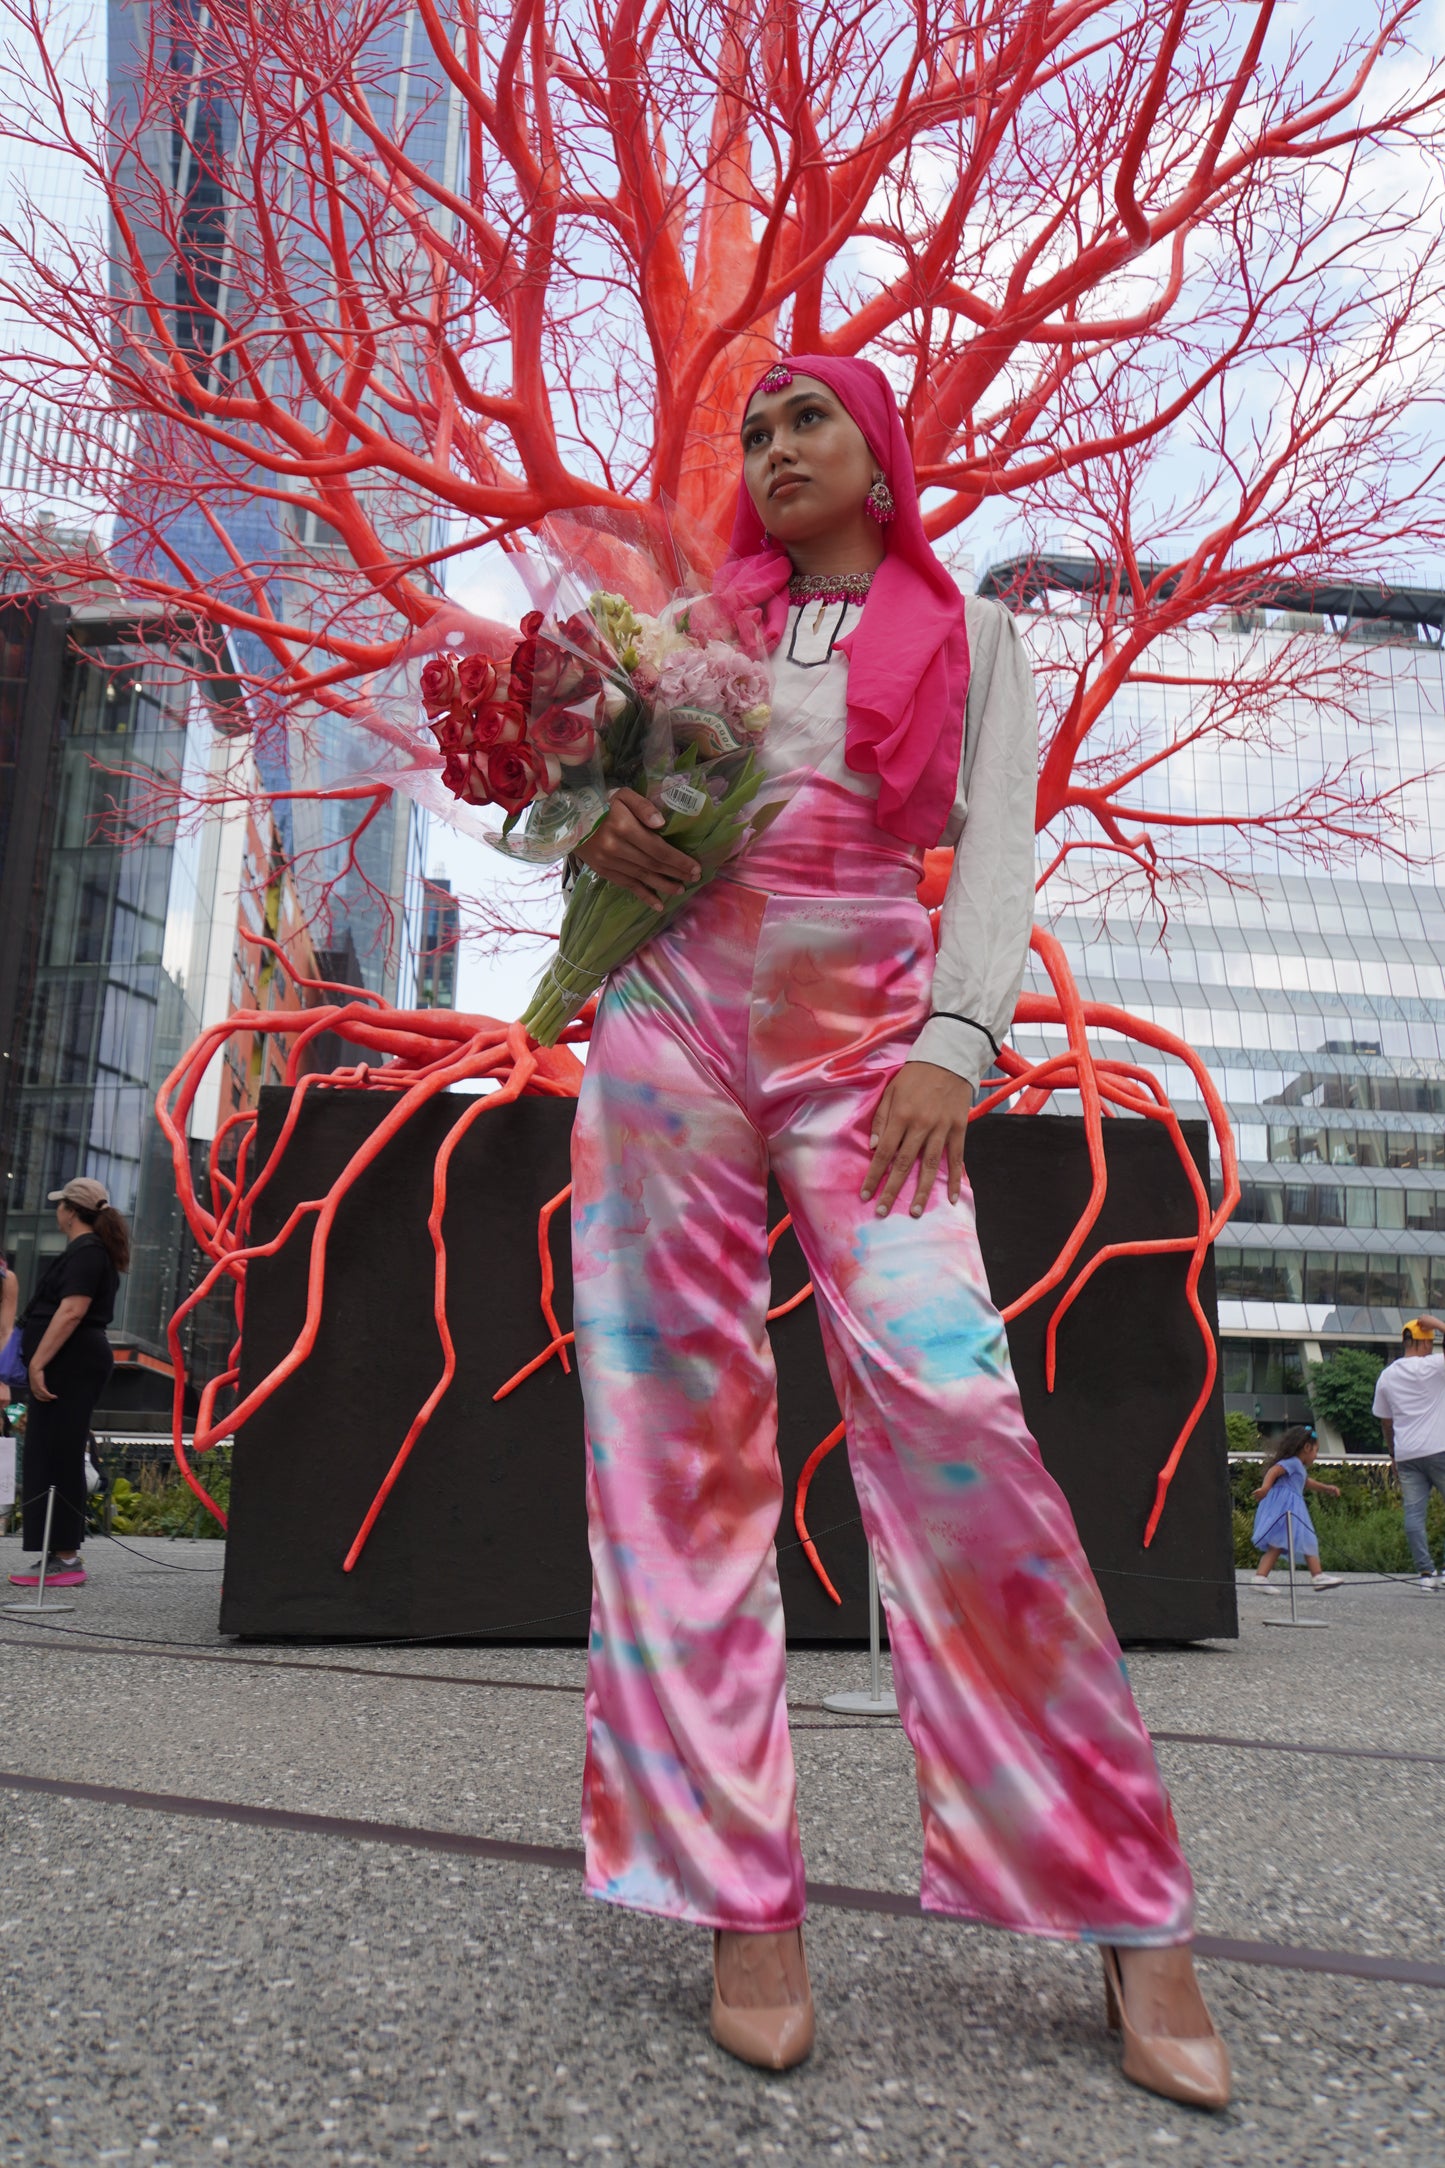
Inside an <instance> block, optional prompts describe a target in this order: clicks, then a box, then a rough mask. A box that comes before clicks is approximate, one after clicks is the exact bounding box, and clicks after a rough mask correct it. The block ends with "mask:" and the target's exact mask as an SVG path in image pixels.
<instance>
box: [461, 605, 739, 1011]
mask: <svg viewBox="0 0 1445 2168" xmlns="http://www.w3.org/2000/svg"><path fill="white" fill-rule="evenodd" d="M421 698H422V705H423V706H424V708H425V710H426V713H427V718H428V721H429V723H430V726H431V729H432V731H433V733H434V734H435V736H436V739H437V743H438V744H439V745H440V747H441V750H442V752H443V754H444V755H445V765H444V767H443V770H442V779H443V781H444V782H445V784H446V786H447V788H448V789H449V790H450V791H451V792H452V794H453V795H454V796H455V797H457V798H460V799H462V800H464V801H465V802H466V803H467V804H470V805H495V806H498V807H500V808H501V810H502V812H503V813H504V814H505V816H506V818H505V821H504V823H503V826H502V828H501V830H500V831H499V832H498V833H497V834H495V835H493V836H491V837H489V838H488V840H489V841H490V842H492V843H494V844H495V845H496V847H497V848H498V849H500V850H503V851H505V852H507V854H508V855H509V856H512V857H519V858H525V859H530V860H532V861H533V862H542V863H546V862H547V861H550V860H557V859H561V858H565V857H566V856H567V855H568V853H569V852H571V851H573V850H575V848H576V847H577V845H578V844H579V843H582V842H584V841H585V840H586V838H587V837H588V836H589V835H591V833H592V832H593V830H594V829H595V828H596V827H597V826H598V824H599V823H600V822H601V821H602V820H603V819H604V818H605V816H606V813H607V808H608V804H609V802H610V794H611V792H612V791H614V790H619V789H623V788H627V789H631V790H636V791H640V792H641V793H642V794H643V795H644V796H646V797H648V798H650V799H651V800H653V802H654V803H655V804H656V805H658V806H659V807H660V809H661V810H662V812H663V813H664V815H665V816H666V818H665V821H664V825H663V826H662V827H661V828H660V829H657V830H654V831H653V832H654V833H655V834H657V835H660V836H661V837H662V838H663V839H664V841H666V842H668V843H672V844H674V845H675V846H676V847H677V848H678V849H679V850H682V851H686V852H687V853H688V854H689V855H690V856H691V857H692V858H693V859H694V860H695V861H696V862H697V864H698V865H699V866H700V867H701V868H702V875H701V879H700V880H698V881H696V882H694V883H693V884H692V886H691V887H690V888H688V889H686V890H685V891H684V892H683V893H682V894H681V895H679V896H677V897H674V898H673V899H672V901H671V902H670V903H669V904H668V905H667V906H666V907H665V909H664V910H663V911H661V912H657V911H655V910H653V908H652V907H651V905H649V904H647V903H644V902H643V901H642V900H641V898H640V897H637V896H634V895H632V894H631V893H630V892H629V891H628V890H627V889H624V888H619V887H617V886H616V885H615V884H614V883H612V882H610V881H605V880H603V879H602V878H601V877H600V876H599V875H597V874H595V873H593V872H592V871H591V870H590V869H589V868H587V867H584V868H583V869H582V871H581V873H580V874H579V876H578V878H577V880H576V882H575V883H574V885H573V888H572V892H571V895H570V897H569V898H568V902H567V908H566V911H565V913H564V916H563V920H562V930H561V935H560V938H559V941H558V946H557V953H556V955H555V956H554V957H553V959H552V961H551V963H550V964H549V965H548V967H547V970H546V972H545V973H544V974H543V977H542V981H541V983H540V985H539V986H538V988H537V991H536V993H535V994H534V995H533V997H532V1000H531V1003H530V1005H529V1007H528V1009H527V1012H526V1014H525V1016H524V1017H523V1018H522V1022H523V1024H524V1025H525V1027H526V1029H527V1030H528V1031H529V1032H530V1033H531V1034H532V1037H533V1038H534V1039H536V1040H537V1041H538V1043H539V1044H540V1045H542V1046H552V1045H555V1043H556V1041H557V1038H558V1036H559V1035H560V1033H561V1032H562V1031H563V1030H564V1029H565V1027H566V1026H567V1024H569V1023H570V1022H571V1020H572V1018H573V1017H574V1016H575V1015H576V1014H577V1012H578V1010H579V1009H581V1008H582V1007H583V1005H584V1004H585V1003H586V1002H587V1001H588V1000H590V998H591V997H592V995H593V994H595V993H596V992H597V990H598V988H599V987H600V986H601V985H602V982H603V980H604V979H605V978H606V977H607V975H608V973H609V972H611V971H614V970H615V969H616V968H617V966H618V965H619V964H620V963H623V962H625V961H626V959H627V958H628V957H629V956H631V955H632V954H633V952H634V951H635V950H636V949H638V948H640V947H641V946H642V944H643V942H644V941H646V940H647V939H648V938H649V937H650V936H651V935H652V934H654V933H657V932H659V931H660V930H661V928H662V927H664V926H666V925H668V924H669V923H670V922H671V920H672V919H673V918H675V917H676V915H677V913H678V912H679V911H680V910H681V909H682V908H683V907H684V906H685V905H686V904H687V903H688V902H689V901H690V900H691V898H692V897H693V896H694V895H696V893H697V891H698V889H699V888H701V887H703V886H704V885H705V883H706V882H708V881H710V880H711V879H712V878H713V877H714V875H715V874H716V873H717V872H718V871H719V870H720V869H721V868H722V867H723V866H724V865H725V864H726V863H727V861H728V860H729V859H730V858H732V857H733V856H735V855H736V853H737V852H738V851H739V850H740V849H741V848H742V847H743V845H744V844H745V843H746V842H747V841H748V840H749V839H750V837H751V836H753V835H755V834H757V833H759V832H760V831H761V829H762V828H763V827H765V826H766V825H767V823H768V821H770V820H771V819H772V818H773V816H774V814H775V813H776V812H777V811H778V810H779V807H778V805H777V804H772V805H766V806H764V805H760V804H759V803H758V794H759V791H760V789H761V786H762V782H763V771H762V768H761V765H760V763H759V761H758V758H757V752H758V747H759V745H760V744H761V741H762V737H763V733H764V732H765V730H766V729H767V725H768V717H769V683H768V668H767V660H766V655H765V651H764V649H763V645H762V637H761V631H760V629H759V626H758V623H757V619H756V614H755V613H753V612H750V611H743V612H737V611H734V610H732V609H731V608H730V607H729V606H727V605H726V604H724V603H723V602H721V601H720V600H719V598H717V597H715V596H711V595H706V596H680V597H677V598H675V599H674V601H672V602H670V603H669V604H668V605H667V606H666V608H665V609H663V610H661V611H659V612H657V613H656V614H652V615H648V614H644V613H641V612H639V611H636V610H634V609H633V607H632V605H631V604H630V603H628V602H627V601H625V600H624V599H623V598H622V597H621V596H620V595H615V594H608V593H605V592H603V591H602V590H600V589H599V590H595V591H594V592H592V593H591V594H589V595H588V597H587V599H586V603H585V605H584V606H583V607H581V608H578V609H575V610H573V611H572V612H571V613H570V614H569V615H566V616H562V615H561V614H560V613H559V612H557V611H553V612H552V613H550V614H549V613H544V612H543V611H541V610H533V611H530V612H529V613H528V614H527V616H525V617H524V618H523V619H522V623H521V638H520V639H519V641H518V642H517V644H516V646H515V647H514V648H513V650H512V653H511V656H510V659H509V660H508V661H506V662H505V663H501V662H497V661H494V660H491V659H489V658H488V657H486V656H484V655H481V654H457V653H452V652H447V653H443V654H438V655H435V656H433V657H432V659H431V660H430V661H429V662H428V663H427V664H426V666H425V668H424V669H423V671H422V676H421Z"/></svg>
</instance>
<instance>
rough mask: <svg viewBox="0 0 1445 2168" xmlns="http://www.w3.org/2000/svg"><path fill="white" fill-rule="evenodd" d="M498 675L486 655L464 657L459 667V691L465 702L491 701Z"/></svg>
mask: <svg viewBox="0 0 1445 2168" xmlns="http://www.w3.org/2000/svg"><path fill="white" fill-rule="evenodd" d="M496 689H497V673H496V670H495V668H494V666H493V665H492V664H491V663H489V662H488V661H487V658H486V656H485V655H464V656H463V657H462V659H461V661H460V663H459V664H458V665H457V690H458V692H459V693H460V694H461V697H462V699H463V700H473V701H475V700H490V699H491V697H492V695H493V693H494V692H495V691H496Z"/></svg>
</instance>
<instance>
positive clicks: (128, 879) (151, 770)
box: [0, 603, 236, 1354]
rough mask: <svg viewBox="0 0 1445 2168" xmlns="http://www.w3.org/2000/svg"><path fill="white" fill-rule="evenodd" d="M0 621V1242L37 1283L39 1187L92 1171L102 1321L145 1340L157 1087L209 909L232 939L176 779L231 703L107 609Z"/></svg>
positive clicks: (24, 611)
mask: <svg viewBox="0 0 1445 2168" xmlns="http://www.w3.org/2000/svg"><path fill="white" fill-rule="evenodd" d="M0 618H3V622H4V630H5V641H4V656H5V662H6V677H5V680H4V684H3V688H0V701H3V706H4V709H5V711H6V714H7V716H10V717H13V720H14V725H15V727H14V730H13V733H12V732H11V731H10V729H9V728H8V726H7V729H6V731H5V734H4V746H5V750H7V751H8V752H10V753H11V755H12V756H13V757H12V758H11V759H9V760H8V761H0V826H3V827H4V829H5V830H6V849H5V853H4V860H3V865H0V889H3V895H0V1008H3V1014H0V1036H3V1041H4V1044H3V1046H0V1069H3V1077H0V1169H3V1175H4V1191H5V1202H4V1245H5V1249H6V1252H7V1254H8V1255H9V1257H10V1258H11V1260H12V1261H13V1263H14V1265H15V1268H16V1271H17V1273H18V1276H19V1279H20V1283H21V1286H22V1288H23V1289H29V1288H31V1287H33V1285H34V1283H35V1279H36V1276H37V1274H38V1271H39V1270H40V1269H41V1268H42V1267H43V1265H44V1263H45V1262H46V1260H47V1259H48V1258H49V1256H50V1255H52V1254H53V1253H54V1252H56V1251H58V1250H60V1249H62V1248H63V1247H64V1239H65V1238H64V1236H63V1235H62V1234H61V1232H60V1229H59V1228H58V1226H57V1225H56V1223H55V1211H54V1207H53V1206H52V1205H51V1204H49V1203H48V1202H47V1198H48V1195H49V1193H50V1192H51V1191H52V1190H56V1189H59V1188H60V1187H61V1186H62V1184H63V1183H65V1182H66V1181H68V1180H69V1178H70V1177H71V1176H72V1175H74V1174H77V1173H84V1174H87V1175H92V1176H94V1177H95V1178H96V1179H97V1180H99V1181H101V1182H104V1184H105V1185H106V1188H107V1189H108V1190H109V1191H110V1194H111V1198H112V1200H113V1202H114V1203H115V1204H116V1206H117V1207H118V1209H119V1210H120V1211H121V1212H123V1213H124V1214H125V1215H126V1217H127V1218H128V1219H129V1220H130V1221H131V1223H132V1233H133V1237H134V1242H133V1258H132V1266H131V1270H130V1272H129V1274H128V1275H127V1276H126V1277H125V1278H124V1279H123V1281H122V1283H121V1299H120V1306H119V1308H118V1309H117V1312H116V1331H117V1333H118V1334H119V1335H121V1336H123V1337H125V1338H128V1339H130V1340H132V1341H135V1342H137V1343H139V1344H140V1345H141V1346H142V1347H144V1348H147V1349H150V1350H152V1351H154V1352H155V1353H157V1354H159V1352H160V1350H161V1349H162V1347H163V1344H164V1339H165V1325H166V1320H167V1319H168V1318H169V1316H170V1315H171V1312H172V1311H173V1310H174V1309H175V1307H176V1302H177V1299H178V1295H179V1292H180V1290H181V1283H182V1275H183V1274H184V1272H185V1270H186V1269H187V1243H186V1239H185V1230H184V1228H183V1225H182V1222H181V1215H180V1207H179V1204H178V1202H177V1198H176V1185H175V1177H174V1172H173V1170H172V1167H171V1163H170V1155H169V1150H168V1147H167V1146H166V1143H165V1140H164V1138H163V1137H162V1134H161V1131H160V1128H159V1126H158V1124H157V1122H156V1120H155V1114H154V1103H155V1096H156V1093H157V1091H158V1090H159V1088H160V1085H161V1084H162V1082H163V1081H164V1079H165V1077H166V1076H167V1075H168V1074H169V1072H170V1071H171V1069H172V1068H174V1066H175V1064H176V1062H177V1061H178V1059H179V1058H180V1055H181V1053H182V1052H183V1050H184V1048H185V1047H186V1046H187V1045H188V1044H189V1043H190V1042H191V1040H192V1039H194V1038H195V1037H196V1035H197V1034H198V1032H199V1030H200V1028H201V1024H202V1021H203V1018H202V1008H203V1006H205V1005H206V1003H205V986H206V980H207V976H208V973H209V972H210V970H211V950H212V948H213V946H214V944H215V939H216V927H217V922H218V920H220V921H224V922H225V923H226V925H227V927H228V930H229V939H228V940H227V941H226V943H225V945H226V947H227V948H228V949H229V947H230V945H231V942H232V941H233V940H234V926H235V917H236V897H235V889H234V884H228V885H229V893H227V894H224V895H223V894H222V893H220V888H221V864H222V853H221V852H220V850H219V849H218V847H217V845H218V841H219V829H220V827H221V823H219V822H216V821H214V820H213V821H212V822H210V823H209V824H208V827H207V828H205V829H201V830H199V831H197V832H196V833H194V834H187V833H183V832H182V831H181V829H180V827H179V825H178V823H177V820H176V815H175V806H174V798H173V795H172V793H173V786H174V784H175V781H176V780H177V778H178V777H179V776H180V775H181V774H182V773H183V771H184V770H186V769H187V768H188V767H191V768H199V769H201V770H202V771H205V770H207V769H208V768H209V767H210V765H211V763H212V761H213V760H214V759H218V758H221V757H223V755H224V739H223V732H222V730H221V729H218V723H220V724H221V725H223V726H227V727H228V726H229V724H230V722H231V721H232V715H231V714H229V713H228V712H227V711H226V710H225V709H224V708H221V707H217V708H215V709H212V708H208V707H207V706H206V705H205V704H204V703H203V702H202V701H201V700H200V699H199V697H198V696H197V694H196V691H195V689H194V683H193V682H192V681H191V680H190V679H189V677H188V673H187V671H186V670H185V668H184V667H179V668H178V667H177V666H176V665H175V664H174V663H172V662H169V661H168V660H167V658H166V656H165V654H164V653H162V652H161V651H159V650H158V649H154V648H152V647H151V646H149V645H148V644H147V642H146V641H145V639H144V638H143V637H140V636H138V635H137V630H136V628H135V627H134V625H133V624H127V623H125V622H124V621H123V620H122V619H120V618H119V617H118V616H117V615H116V614H115V613H113V612H110V611H106V610H103V609H102V610H100V611H98V613H97V614H96V616H95V617H93V618H87V617H86V616H84V615H83V614H78V615H76V616H75V617H73V618H72V617H71V616H70V615H69V613H68V612H66V611H63V610H62V611H49V610H47V609H46V608H45V607H44V606H41V608H40V609H36V608H34V607H32V606H26V605H21V604H18V603H17V604H12V605H10V606H8V607H6V608H5V609H4V610H3V611H0ZM52 618H53V620H54V622H52V621H51V620H52Z"/></svg>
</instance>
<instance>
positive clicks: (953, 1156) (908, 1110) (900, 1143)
mask: <svg viewBox="0 0 1445 2168" xmlns="http://www.w3.org/2000/svg"><path fill="white" fill-rule="evenodd" d="M972 1106H973V1086H972V1085H971V1084H969V1083H967V1082H966V1081H965V1079H964V1078H963V1077H961V1076H955V1075H954V1073H953V1071H952V1070H951V1069H940V1068H939V1067H938V1065H937V1063H936V1062H931V1061H906V1062H905V1063H904V1064H903V1067H902V1068H901V1069H900V1070H899V1072H898V1074H897V1076H895V1077H894V1079H893V1081H892V1083H891V1084H889V1086H888V1088H887V1090H886V1091H885V1092H884V1094H883V1097H882V1098H881V1099H880V1100H879V1102H878V1110H877V1112H876V1113H875V1115H874V1116H873V1133H872V1135H871V1137H870V1138H869V1140H868V1141H869V1142H870V1144H871V1145H872V1147H873V1157H872V1159H871V1160H870V1161H869V1162H868V1172H867V1174H866V1175H865V1176H864V1178H863V1200H864V1202H865V1203H866V1202H867V1200H868V1199H869V1198H870V1197H871V1196H872V1195H873V1193H874V1191H875V1190H877V1191H878V1207H877V1209H878V1217H879V1218H880V1219H883V1218H886V1216H887V1215H888V1213H889V1212H891V1211H892V1209H893V1204H894V1200H895V1199H896V1198H897V1195H898V1192H899V1191H900V1190H901V1189H902V1187H903V1185H904V1183H905V1182H906V1181H907V1179H908V1176H909V1174H910V1172H911V1171H912V1169H913V1168H914V1167H915V1166H916V1167H917V1169H918V1180H917V1181H916V1182H915V1184H914V1186H913V1202H912V1204H911V1205H910V1206H909V1212H910V1213H911V1215H912V1217H913V1218H914V1219H918V1218H920V1217H921V1215H922V1212H923V1207H924V1206H925V1205H926V1204H927V1202H928V1197H929V1192H930V1191H931V1190H932V1188H933V1183H934V1177H935V1176H936V1175H937V1173H938V1170H939V1167H940V1165H941V1164H942V1163H943V1161H944V1159H945V1158H946V1159H947V1162H948V1201H949V1203H950V1204H957V1203H958V1200H959V1197H960V1195H961V1194H962V1190H963V1146H964V1139H965V1137H966V1136H967V1133H968V1117H969V1112H970V1110H971V1108H972ZM880 1183H881V1184H882V1188H881V1189H879V1184H880Z"/></svg>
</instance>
